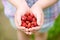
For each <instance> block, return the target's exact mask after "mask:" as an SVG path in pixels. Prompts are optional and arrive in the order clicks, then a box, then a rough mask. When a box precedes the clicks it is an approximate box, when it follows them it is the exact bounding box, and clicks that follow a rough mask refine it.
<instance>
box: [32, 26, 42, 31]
mask: <svg viewBox="0 0 60 40" xmlns="http://www.w3.org/2000/svg"><path fill="white" fill-rule="evenodd" d="M40 28H41V27H39V26H36V27H32V31H38V30H40Z"/></svg>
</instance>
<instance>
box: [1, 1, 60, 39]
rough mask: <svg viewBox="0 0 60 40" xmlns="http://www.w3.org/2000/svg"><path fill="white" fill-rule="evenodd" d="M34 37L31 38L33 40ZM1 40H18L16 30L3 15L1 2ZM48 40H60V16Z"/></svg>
mask: <svg viewBox="0 0 60 40" xmlns="http://www.w3.org/2000/svg"><path fill="white" fill-rule="evenodd" d="M33 38H34V36H33V35H32V36H31V39H32V40H33ZM0 40H17V35H16V30H14V29H13V28H12V27H11V25H10V23H9V21H8V19H7V18H6V17H5V15H4V13H3V6H2V3H1V0H0ZM48 40H60V15H59V16H58V18H57V19H56V20H55V23H54V25H53V27H52V28H51V29H50V30H49V32H48Z"/></svg>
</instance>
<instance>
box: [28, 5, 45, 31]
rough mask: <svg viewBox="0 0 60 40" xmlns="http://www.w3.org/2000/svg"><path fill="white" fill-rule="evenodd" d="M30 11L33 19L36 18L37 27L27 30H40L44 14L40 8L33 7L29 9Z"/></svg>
mask: <svg viewBox="0 0 60 40" xmlns="http://www.w3.org/2000/svg"><path fill="white" fill-rule="evenodd" d="M31 11H32V12H33V14H34V15H35V17H36V18H37V24H38V25H39V26H37V27H32V28H31V29H29V30H30V31H38V30H40V28H41V26H42V25H43V21H44V13H43V10H42V8H40V7H38V6H36V5H34V6H33V7H32V8H31Z"/></svg>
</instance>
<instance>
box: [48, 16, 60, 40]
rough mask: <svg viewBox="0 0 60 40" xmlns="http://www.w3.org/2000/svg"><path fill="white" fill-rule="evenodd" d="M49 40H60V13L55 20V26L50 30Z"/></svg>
mask: <svg viewBox="0 0 60 40" xmlns="http://www.w3.org/2000/svg"><path fill="white" fill-rule="evenodd" d="M48 40H60V15H59V16H58V18H57V19H56V20H55V23H54V26H53V27H52V28H51V29H50V30H49V32H48Z"/></svg>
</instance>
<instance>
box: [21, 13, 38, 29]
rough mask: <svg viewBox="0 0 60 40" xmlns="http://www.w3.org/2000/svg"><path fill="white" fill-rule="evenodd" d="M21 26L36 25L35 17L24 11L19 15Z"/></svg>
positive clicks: (29, 26)
mask: <svg viewBox="0 0 60 40" xmlns="http://www.w3.org/2000/svg"><path fill="white" fill-rule="evenodd" d="M21 26H23V27H25V28H31V27H36V26H38V24H37V19H36V17H35V16H34V14H32V13H26V14H24V15H23V16H22V17H21Z"/></svg>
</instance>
